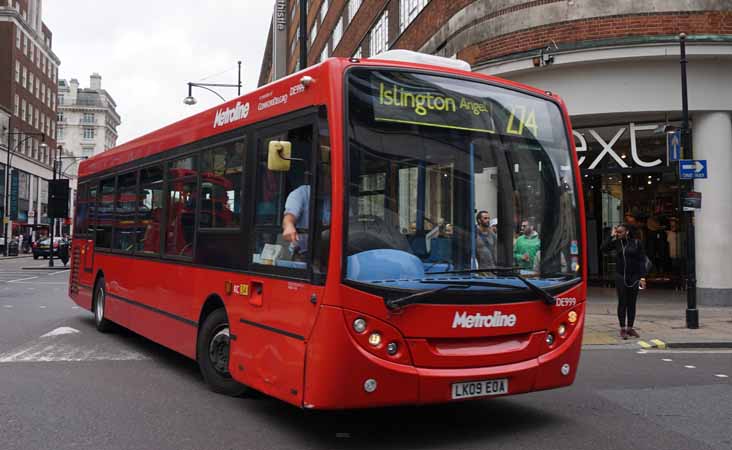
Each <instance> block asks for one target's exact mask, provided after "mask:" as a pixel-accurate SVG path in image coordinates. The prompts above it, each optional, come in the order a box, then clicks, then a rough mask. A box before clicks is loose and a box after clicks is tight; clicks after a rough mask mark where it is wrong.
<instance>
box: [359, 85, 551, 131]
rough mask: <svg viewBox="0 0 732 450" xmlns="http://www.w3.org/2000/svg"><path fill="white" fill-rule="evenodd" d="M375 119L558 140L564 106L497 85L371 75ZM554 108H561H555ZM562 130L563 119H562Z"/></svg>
mask: <svg viewBox="0 0 732 450" xmlns="http://www.w3.org/2000/svg"><path fill="white" fill-rule="evenodd" d="M369 87H370V91H371V98H372V106H373V114H374V121H376V122H391V123H401V124H407V125H421V126H427V127H436V128H448V129H455V130H464V131H471V132H478V133H490V134H501V135H508V136H519V137H524V138H529V139H537V140H548V141H551V140H553V139H554V138H555V136H554V134H555V130H556V129H557V128H556V127H557V124H556V123H553V122H555V121H556V118H558V114H557V113H558V109H557V108H556V107H555V106H554V105H552V104H551V102H548V101H546V100H542V99H539V98H536V97H533V96H530V95H526V94H523V93H519V92H514V91H510V90H507V89H505V88H498V87H494V86H491V85H487V84H483V83H476V82H470V81H465V80H460V79H456V78H448V77H444V76H433V75H423V74H418V73H409V72H386V71H374V72H371V76H370V86H369ZM552 110H557V111H554V112H552ZM559 127H560V128H559V130H561V129H562V128H563V127H562V126H561V120H560V123H559Z"/></svg>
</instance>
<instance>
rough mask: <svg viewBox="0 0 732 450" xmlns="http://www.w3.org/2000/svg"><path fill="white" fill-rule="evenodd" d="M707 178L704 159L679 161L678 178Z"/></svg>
mask: <svg viewBox="0 0 732 450" xmlns="http://www.w3.org/2000/svg"><path fill="white" fill-rule="evenodd" d="M706 177H707V160H706V159H682V160H680V161H679V178H681V179H682V180H693V179H694V178H706Z"/></svg>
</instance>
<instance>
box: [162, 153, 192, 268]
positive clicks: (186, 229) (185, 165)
mask: <svg viewBox="0 0 732 450" xmlns="http://www.w3.org/2000/svg"><path fill="white" fill-rule="evenodd" d="M196 162H197V158H196V156H195V155H194V156H188V157H185V158H182V159H178V160H175V161H173V162H172V163H171V164H170V167H169V169H168V196H167V202H166V211H167V224H166V227H165V254H166V255H170V256H182V257H191V256H193V236H194V230H195V217H196V187H197V179H198V174H197V164H196Z"/></svg>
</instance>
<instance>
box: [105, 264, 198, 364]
mask: <svg viewBox="0 0 732 450" xmlns="http://www.w3.org/2000/svg"><path fill="white" fill-rule="evenodd" d="M96 258H97V261H99V267H100V268H102V269H103V270H104V274H105V281H106V283H107V290H108V291H109V293H110V296H111V297H112V299H113V300H115V301H114V302H113V303H112V304H113V305H115V307H119V308H123V310H124V312H123V313H121V314H119V316H117V317H115V316H112V315H110V319H112V320H113V321H114V322H117V323H119V324H120V325H122V326H124V327H126V328H129V329H130V330H132V331H134V332H136V333H139V334H141V335H143V336H145V337H146V338H148V339H150V340H152V341H155V342H157V343H159V344H161V345H164V346H165V347H168V348H170V349H172V350H175V351H177V352H179V353H182V354H184V355H186V356H188V357H189V358H195V356H196V351H195V348H196V336H197V332H198V328H197V323H196V320H195V319H193V318H192V317H190V315H191V313H190V311H191V310H193V308H192V300H194V299H192V298H191V294H192V293H193V292H194V289H193V288H194V286H195V279H196V277H195V276H191V275H192V274H191V269H190V268H188V267H185V266H182V265H181V266H177V265H171V264H164V263H160V262H157V261H152V260H151V261H147V260H143V259H135V260H134V261H133V260H131V259H130V258H127V257H124V256H115V255H109V254H101V253H97V255H96ZM162 274H164V276H163V275H162ZM185 275H187V276H185ZM200 301H202V300H199V302H200ZM196 319H197V318H196Z"/></svg>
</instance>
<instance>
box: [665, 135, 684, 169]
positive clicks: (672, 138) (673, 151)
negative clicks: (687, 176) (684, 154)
mask: <svg viewBox="0 0 732 450" xmlns="http://www.w3.org/2000/svg"><path fill="white" fill-rule="evenodd" d="M666 149H667V150H668V160H669V161H678V160H679V159H681V130H676V131H674V132H673V133H669V134H667V135H666Z"/></svg>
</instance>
